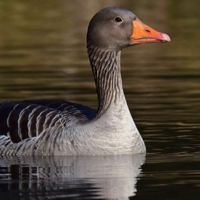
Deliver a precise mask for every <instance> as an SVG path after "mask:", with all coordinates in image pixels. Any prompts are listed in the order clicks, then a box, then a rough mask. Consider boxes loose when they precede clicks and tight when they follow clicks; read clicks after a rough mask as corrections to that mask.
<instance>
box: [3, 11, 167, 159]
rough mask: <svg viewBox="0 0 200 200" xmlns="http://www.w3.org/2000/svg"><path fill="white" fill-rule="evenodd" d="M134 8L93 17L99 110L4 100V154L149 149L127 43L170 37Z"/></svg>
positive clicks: (91, 46)
mask: <svg viewBox="0 0 200 200" xmlns="http://www.w3.org/2000/svg"><path fill="white" fill-rule="evenodd" d="M169 41H170V38H169V36H168V35H167V34H165V33H160V32H157V31H155V30H153V29H152V28H150V27H148V26H147V25H145V24H143V23H142V22H141V21H140V20H139V19H138V18H137V16H136V15H135V14H133V13H132V12H131V11H129V10H127V9H124V8H118V7H108V8H105V9H103V10H100V11H99V12H98V13H97V14H96V15H94V17H93V18H92V19H91V21H90V23H89V27H88V33H87V50H88V57H89V60H90V64H91V68H92V72H93V76H94V80H95V84H96V91H97V95H98V109H97V111H95V110H93V109H91V108H89V107H86V106H83V105H80V104H75V103H71V102H66V101H59V100H30V101H20V102H11V101H4V102H0V155H6V156H9V155H12V156H13V155H114V154H139V153H145V152H146V147H145V144H144V141H143V139H142V137H141V135H140V133H139V131H138V129H137V127H136V125H135V123H134V121H133V119H132V116H131V114H130V111H129V108H128V106H127V102H126V99H125V96H124V91H123V87H122V79H121V72H120V71H121V70H120V56H121V50H122V49H123V48H125V47H129V46H134V45H136V44H141V43H155V42H169Z"/></svg>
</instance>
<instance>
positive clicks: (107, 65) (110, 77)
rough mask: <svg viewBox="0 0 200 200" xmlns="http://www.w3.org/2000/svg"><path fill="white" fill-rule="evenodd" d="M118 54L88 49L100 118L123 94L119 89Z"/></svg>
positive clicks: (118, 52) (98, 49)
mask: <svg viewBox="0 0 200 200" xmlns="http://www.w3.org/2000/svg"><path fill="white" fill-rule="evenodd" d="M120 54H121V51H111V50H107V49H106V50H105V49H102V48H97V47H94V48H88V56H89V58H90V63H91V66H92V72H93V76H94V80H95V84H96V90H97V95H98V112H97V113H98V114H97V118H98V117H100V116H102V115H103V113H104V112H105V111H106V110H107V109H108V107H109V105H110V104H111V103H112V102H116V99H118V98H119V97H120V95H121V93H123V89H122V88H121V87H120V86H121V85H122V83H121V73H120V70H121V69H120Z"/></svg>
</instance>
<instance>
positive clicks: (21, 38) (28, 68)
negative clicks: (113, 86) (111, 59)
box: [0, 0, 200, 200]
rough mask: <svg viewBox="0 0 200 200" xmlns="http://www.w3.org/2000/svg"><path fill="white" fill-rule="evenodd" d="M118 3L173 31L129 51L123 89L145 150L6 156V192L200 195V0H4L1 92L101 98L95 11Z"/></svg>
mask: <svg viewBox="0 0 200 200" xmlns="http://www.w3.org/2000/svg"><path fill="white" fill-rule="evenodd" d="M111 5H116V6H123V7H126V8H129V9H130V10H132V11H133V12H134V13H135V14H136V15H138V17H139V18H140V19H141V20H142V21H143V22H144V23H146V24H148V25H149V26H151V27H153V28H155V29H156V30H159V31H163V32H166V33H168V34H169V35H170V37H171V39H172V41H171V42H170V43H166V44H148V45H138V46H136V47H131V48H127V49H125V50H123V51H122V76H123V85H124V90H125V94H126V98H127V101H128V104H129V108H130V110H131V113H132V115H133V118H134V121H135V123H136V125H137V127H138V129H139V130H140V133H141V135H142V137H143V138H144V141H145V143H146V147H147V155H146V158H145V157H144V156H138V157H137V156H136V157H137V158H136V160H137V161H135V158H134V156H133V157H131V156H124V157H123V156H121V157H112V156H111V157H101V158H96V157H95V158H85V157H82V158H59V157H58V158H23V159H22V158H18V159H17V158H12V159H11V158H7V159H6V158H2V159H1V160H0V186H1V187H0V198H1V199H13V198H14V197H15V198H16V199H59V198H60V199H84V198H85V199H89V198H90V199H94V198H97V199H98V198H99V199H123V198H124V199H128V198H130V199H153V198H154V199H181V200H183V199H187V200H188V199H199V198H200V192H199V191H200V188H199V187H200V181H199V180H200V173H199V169H200V158H199V143H200V120H199V119H200V56H199V49H200V42H199V41H200V34H199V31H200V28H199V27H200V21H199V19H200V12H199V6H198V5H199V2H198V0H193V1H180V0H177V1H172V0H168V1H167V0H160V1H157V0H152V1H146V0H141V1H132V0H125V1H124V0H123V1H121V0H118V1H112V0H109V1H104V0H97V1H90V0H85V1H80V0H74V1H73V2H72V1H61V0H59V1H54V0H53V1H46V0H45V1H42V2H40V1H29V2H25V1H23V0H18V1H15V2H12V3H11V2H5V3H4V2H1V3H0V11H1V12H0V99H1V100H8V99H9V100H23V99H64V100H68V101H74V102H78V103H81V104H84V105H87V106H91V107H93V108H96V106H97V102H96V94H95V87H94V82H93V77H92V73H91V70H90V67H89V61H88V59H87V53H86V48H85V47H86V43H85V35H86V31H87V25H88V22H89V20H90V18H91V17H92V16H93V15H94V14H95V13H96V12H97V11H98V10H100V9H101V8H103V7H106V6H111ZM144 162H145V163H144ZM143 163H144V164H143ZM119 188H120V189H119Z"/></svg>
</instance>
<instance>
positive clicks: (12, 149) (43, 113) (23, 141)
mask: <svg viewBox="0 0 200 200" xmlns="http://www.w3.org/2000/svg"><path fill="white" fill-rule="evenodd" d="M95 115H96V112H95V111H94V110H92V109H91V108H89V107H85V106H82V105H80V104H74V103H71V102H65V101H56V100H36V101H34V100H32V101H21V102H11V101H5V102H0V155H16V154H17V155H26V154H28V155H30V154H38V152H37V153H36V150H37V149H36V147H37V143H38V142H39V140H44V139H45V140H46V141H49V143H50V144H51V147H50V148H49V151H54V149H55V139H56V137H57V136H58V135H60V134H59V133H61V132H63V131H65V132H66V131H67V129H68V128H70V126H75V125H76V124H78V123H86V122H87V121H88V120H90V119H92V118H94V117H95ZM51 132H55V134H52V135H53V137H52V136H51V137H52V138H49V139H48V137H50V133H51ZM47 154H53V152H49V153H47Z"/></svg>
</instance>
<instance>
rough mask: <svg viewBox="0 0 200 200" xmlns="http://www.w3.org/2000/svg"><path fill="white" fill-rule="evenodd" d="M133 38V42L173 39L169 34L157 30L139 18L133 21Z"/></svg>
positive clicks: (155, 41)
mask: <svg viewBox="0 0 200 200" xmlns="http://www.w3.org/2000/svg"><path fill="white" fill-rule="evenodd" d="M131 39H132V42H133V44H143V43H157V42H170V41H171V39H170V37H169V36H168V35H167V34H165V33H161V32H158V31H155V30H154V29H152V28H150V27H149V26H147V25H146V24H143V23H142V22H141V21H140V20H138V19H137V20H134V21H133V34H132V35H131Z"/></svg>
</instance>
